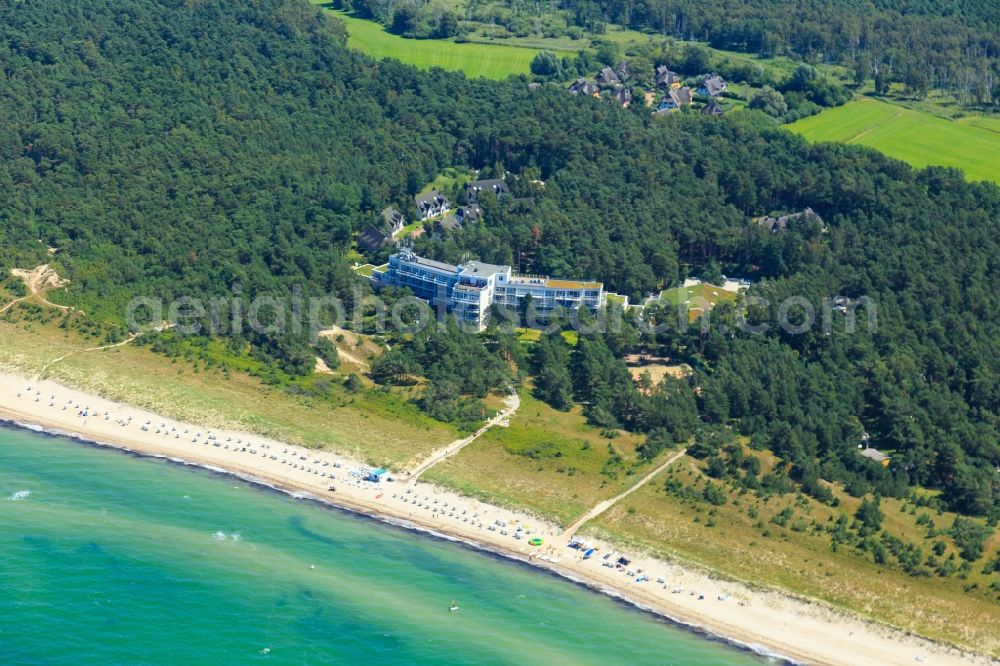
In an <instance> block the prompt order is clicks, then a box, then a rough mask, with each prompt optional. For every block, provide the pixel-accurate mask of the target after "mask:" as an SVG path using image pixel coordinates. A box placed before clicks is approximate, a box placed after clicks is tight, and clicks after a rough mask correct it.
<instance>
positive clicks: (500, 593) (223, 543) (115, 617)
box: [0, 426, 763, 666]
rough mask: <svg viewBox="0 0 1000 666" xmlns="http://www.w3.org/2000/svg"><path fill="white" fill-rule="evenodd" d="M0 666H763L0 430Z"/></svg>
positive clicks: (391, 544)
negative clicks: (453, 604) (453, 602)
mask: <svg viewBox="0 0 1000 666" xmlns="http://www.w3.org/2000/svg"><path fill="white" fill-rule="evenodd" d="M452 599H455V600H456V601H457V602H458V604H459V605H460V607H461V608H460V610H459V611H458V612H455V613H451V612H448V606H449V604H450V602H451V600H452ZM265 648H268V649H269V651H267V653H266V654H264V653H262V651H263V650H265ZM0 663H3V664H33V665H34V664H38V665H42V664H74V665H85V664H100V665H108V664H253V663H260V664H275V665H277V664H364V663H370V664H521V665H523V664H574V665H576V664H680V665H690V664H712V665H719V666H729V665H732V666H737V665H742V664H759V663H763V659H761V658H759V657H757V656H755V655H752V654H749V653H746V652H741V651H738V650H736V649H734V648H731V647H729V646H727V645H724V644H722V643H719V642H716V641H712V640H708V639H706V638H704V637H701V636H698V635H695V634H693V633H691V632H688V631H685V630H682V629H680V628H678V627H676V626H672V625H669V624H667V623H664V622H661V621H659V620H657V619H655V618H653V617H651V616H649V615H646V614H643V613H641V612H639V611H636V610H633V609H630V608H628V607H626V606H624V605H622V604H619V603H617V602H615V601H613V600H611V599H609V598H607V597H605V596H603V595H600V594H596V593H594V592H591V591H588V590H585V589H582V588H580V587H579V586H576V585H574V584H572V583H569V582H567V581H563V580H560V579H557V578H554V577H552V576H548V575H544V574H541V573H538V572H535V571H531V570H529V569H527V568H526V567H523V566H521V565H518V564H516V563H512V562H508V561H505V560H502V559H499V558H496V557H492V556H489V555H486V554H483V553H479V552H475V551H473V550H471V549H469V548H466V547H462V546H460V545H457V544H454V543H447V542H444V541H441V540H437V539H433V538H430V537H427V536H425V535H418V534H415V533H412V532H408V531H406V530H403V529H401V528H397V527H394V526H390V525H385V524H382V523H379V522H376V521H373V520H370V519H366V518H362V517H357V516H353V515H349V514H345V513H342V512H339V511H334V510H331V509H328V508H325V507H321V506H318V505H316V504H313V503H310V502H305V501H300V500H295V499H293V498H291V497H287V496H285V495H282V494H279V493H276V492H270V491H266V490H263V489H260V488H258V487H255V486H253V485H251V484H249V483H245V482H243V481H240V480H236V479H233V478H229V477H224V476H220V475H216V474H213V473H210V472H207V471H203V470H197V469H193V468H185V467H181V466H178V465H171V464H168V463H166V462H164V461H157V460H151V459H141V458H137V457H133V456H129V455H124V454H122V453H119V452H117V451H112V450H107V449H99V448H96V447H89V446H84V445H81V444H80V443H77V442H73V441H71V440H67V439H62V438H57V437H49V436H44V435H40V434H37V433H33V432H30V431H27V430H21V429H13V428H7V427H2V426H0Z"/></svg>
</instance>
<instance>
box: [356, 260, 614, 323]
mask: <svg viewBox="0 0 1000 666" xmlns="http://www.w3.org/2000/svg"><path fill="white" fill-rule="evenodd" d="M372 281H373V282H374V283H375V284H376V286H382V285H392V286H396V287H407V288H409V289H410V290H411V291H412V292H413V293H414V295H415V296H417V297H418V298H422V299H424V300H426V301H428V302H429V303H430V304H431V305H441V304H443V305H444V306H445V307H446V308H447V310H448V311H449V312H451V313H453V314H454V315H455V317H456V318H457V319H458V320H459V321H462V322H465V323H468V324H472V325H474V326H475V327H476V328H478V329H480V330H481V329H482V328H484V327H485V325H486V318H487V313H488V311H489V308H490V306H491V305H493V304H494V303H496V304H498V305H504V306H507V307H510V308H518V307H520V306H521V305H522V302H523V301H524V299H525V298H527V297H528V296H531V299H532V303H533V305H534V307H535V308H536V309H537V310H538V311H539V312H541V313H545V312H547V311H550V310H553V309H555V308H557V307H562V308H566V309H571V310H573V309H578V308H581V307H585V308H588V309H591V310H595V309H597V308H600V307H603V306H604V305H605V297H606V294H605V292H604V285H602V284H601V283H600V282H593V281H581V280H557V279H552V278H548V277H532V276H525V275H515V274H514V273H513V272H512V270H511V267H510V266H497V265H494V264H484V263H482V262H479V261H469V262H466V263H464V264H459V265H458V266H453V265H451V264H445V263H442V262H439V261H433V260H431V259H425V258H423V257H419V256H417V255H416V254H414V253H413V251H412V250H409V249H405V248H404V249H403V250H402V251H400V252H398V253H397V254H394V255H392V256H391V257H389V266H388V268H387V269H386V270H385V271H376V272H375V273H374V274H373V275H372Z"/></svg>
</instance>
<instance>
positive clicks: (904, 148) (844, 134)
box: [787, 99, 1000, 183]
mask: <svg viewBox="0 0 1000 666" xmlns="http://www.w3.org/2000/svg"><path fill="white" fill-rule="evenodd" d="M787 127H788V129H790V130H792V131H793V132H797V133H799V134H801V135H802V136H804V137H805V138H806V139H808V140H809V141H840V142H844V143H852V144H859V145H863V146H870V147H872V148H875V149H877V150H880V151H882V152H884V153H885V154H886V155H889V156H891V157H895V158H897V159H901V160H903V161H904V162H908V163H909V164H912V165H913V166H915V167H925V166H928V165H932V164H934V165H940V166H948V167H956V168H958V169H961V170H963V171H964V172H965V174H966V176H967V177H968V178H969V179H970V180H992V181H994V182H997V183H1000V119H997V118H984V117H969V118H963V119H962V120H959V121H951V120H945V119H944V118H939V117H937V116H934V115H931V114H929V113H923V112H920V111H915V110H912V109H907V108H904V107H902V106H897V105H895V104H888V103H886V102H881V101H878V100H874V99H858V100H855V101H853V102H849V103H847V104H845V105H844V106H840V107H836V108H833V109H828V110H826V111H824V112H823V113H820V114H818V115H815V116H811V117H809V118H803V119H802V120H799V121H797V122H794V123H792V124H791V125H788V126H787Z"/></svg>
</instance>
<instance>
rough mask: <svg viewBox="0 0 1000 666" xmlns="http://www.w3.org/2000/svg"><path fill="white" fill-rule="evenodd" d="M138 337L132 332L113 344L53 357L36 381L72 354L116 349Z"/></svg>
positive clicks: (40, 371) (39, 373)
mask: <svg viewBox="0 0 1000 666" xmlns="http://www.w3.org/2000/svg"><path fill="white" fill-rule="evenodd" d="M137 337H139V336H138V335H137V334H135V333H132V334H131V335H129V336H128V337H127V338H125V339H124V340H122V341H121V342H116V343H114V344H111V345H102V346H100V347H86V348H84V349H75V350H73V351H71V352H70V353H68V354H63V355H62V356H60V357H59V358H56V359H52V360H51V361H49V362H48V363H46V364H45V366H44V367H42V369H41V370H39V372H38V374H37V375H36V376H35V381H38V380H39V379H44V378H45V373H46V371H48V369H49V368H51V367H52V366H53V365H55V364H56V363H59V362H60V361H63V360H65V359H67V358H69V357H70V356H75V355H76V354H83V353H84V352H92V351H103V350H105V349H114V348H115V347H123V346H125V345H127V344H128V343H130V342H132V341H133V340H135V339H136V338H137Z"/></svg>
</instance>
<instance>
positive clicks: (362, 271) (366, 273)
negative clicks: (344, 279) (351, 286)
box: [354, 264, 389, 278]
mask: <svg viewBox="0 0 1000 666" xmlns="http://www.w3.org/2000/svg"><path fill="white" fill-rule="evenodd" d="M388 265H389V264H384V265H383V266H381V268H385V266H388ZM354 272H355V273H357V274H358V275H360V276H362V277H366V278H370V277H371V276H372V273H374V272H375V264H365V265H364V266H358V267H357V268H355V269H354Z"/></svg>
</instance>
